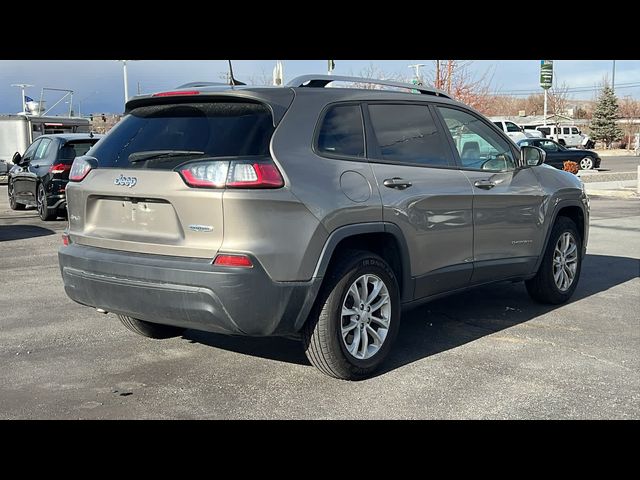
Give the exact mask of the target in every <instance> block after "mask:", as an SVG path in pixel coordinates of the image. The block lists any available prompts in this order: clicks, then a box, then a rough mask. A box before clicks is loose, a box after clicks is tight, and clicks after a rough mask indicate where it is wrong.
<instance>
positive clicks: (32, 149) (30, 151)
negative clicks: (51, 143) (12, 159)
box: [22, 140, 42, 160]
mask: <svg viewBox="0 0 640 480" xmlns="http://www.w3.org/2000/svg"><path fill="white" fill-rule="evenodd" d="M40 143H42V140H36V141H35V142H33V143H32V144H31V145H30V146H29V148H27V149H26V150H25V152H24V155H23V156H22V158H24V159H25V160H31V159H33V154H34V153H35V152H36V149H37V148H38V145H40Z"/></svg>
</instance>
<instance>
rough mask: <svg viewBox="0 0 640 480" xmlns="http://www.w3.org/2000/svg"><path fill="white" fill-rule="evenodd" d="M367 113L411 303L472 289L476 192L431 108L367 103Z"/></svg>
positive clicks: (371, 154)
mask: <svg viewBox="0 0 640 480" xmlns="http://www.w3.org/2000/svg"><path fill="white" fill-rule="evenodd" d="M364 114H365V123H366V132H367V152H368V158H369V162H370V163H371V166H372V168H373V172H374V175H375V177H376V181H377V183H378V190H379V192H380V196H381V199H382V205H383V210H382V217H383V220H384V221H385V222H389V223H392V224H394V225H396V226H398V227H399V228H400V230H402V233H403V235H404V238H405V240H406V243H407V247H408V250H409V255H410V260H411V277H412V278H413V279H414V281H415V290H414V298H416V299H417V298H423V297H427V296H430V295H435V294H437V293H441V292H445V291H450V290H455V289H457V288H462V287H465V286H467V285H468V283H469V280H470V278H471V273H472V268H473V266H472V253H473V252H472V250H473V225H472V203H473V192H472V189H471V187H470V185H469V182H468V181H467V179H466V177H465V175H464V174H463V173H462V172H461V171H460V170H459V169H458V168H457V167H456V165H455V161H454V158H453V155H452V152H451V150H450V148H448V141H447V138H446V132H445V131H444V129H443V128H442V126H441V125H440V123H439V121H438V120H437V119H436V116H435V113H434V111H433V109H432V107H431V106H430V105H429V104H428V103H422V102H410V103H408V102H405V103H402V102H391V103H390V102H368V103H367V104H365V105H364Z"/></svg>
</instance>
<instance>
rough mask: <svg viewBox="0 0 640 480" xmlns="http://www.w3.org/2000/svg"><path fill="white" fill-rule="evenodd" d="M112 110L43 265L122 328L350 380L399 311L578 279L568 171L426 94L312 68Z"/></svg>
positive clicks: (580, 200) (579, 245)
mask: <svg viewBox="0 0 640 480" xmlns="http://www.w3.org/2000/svg"><path fill="white" fill-rule="evenodd" d="M336 81H338V82H344V83H345V85H344V88H325V87H326V86H327V85H328V84H330V83H331V82H336ZM349 82H353V83H364V82H371V83H381V84H384V85H386V86H388V87H396V88H397V90H396V91H393V90H389V89H378V90H369V89H359V88H349V87H350V85H349ZM399 89H406V90H404V91H402V90H399ZM410 89H413V93H412V92H411V91H410ZM416 92H417V94H416ZM126 108H127V115H126V117H125V118H123V120H122V121H121V122H120V123H119V124H118V125H117V126H116V127H115V128H114V129H113V130H112V131H110V132H109V134H108V135H107V136H106V137H105V138H104V139H103V140H102V141H100V142H99V143H98V144H97V145H96V146H95V147H93V148H92V149H91V150H90V151H89V152H88V155H87V156H83V157H78V158H76V160H75V161H74V164H73V167H72V170H71V174H70V180H71V181H70V183H69V184H68V187H67V192H66V193H67V201H68V209H69V226H68V230H67V231H66V232H65V234H64V235H63V243H64V246H63V247H61V248H60V251H59V259H60V268H61V272H62V277H63V279H64V286H65V290H66V292H67V294H68V295H69V296H70V297H71V298H72V299H73V300H75V301H76V302H78V303H81V304H83V305H88V306H91V307H94V308H96V309H98V311H100V312H112V313H115V314H117V315H118V317H119V318H120V320H121V321H122V322H123V323H124V325H125V326H127V327H128V328H129V329H131V330H133V331H134V332H136V333H139V334H141V335H144V336H147V337H151V338H166V337H171V336H176V335H180V334H181V332H182V331H183V330H184V329H187V328H193V329H200V330H207V331H212V332H221V333H226V334H234V335H255V336H264V335H297V336H300V337H301V338H302V341H303V344H304V349H305V351H306V354H307V356H308V358H309V361H310V362H311V363H312V364H313V365H315V366H316V367H318V368H319V369H320V370H321V371H322V372H324V373H326V374H327V375H331V376H333V377H337V378H342V379H359V378H363V377H366V376H368V375H370V374H371V373H372V372H373V371H374V370H375V369H376V368H377V367H379V366H380V364H381V363H382V362H383V360H384V359H385V357H387V355H388V354H389V351H390V349H391V345H392V343H393V340H394V337H395V336H396V334H397V333H398V329H399V328H400V316H401V312H402V311H403V310H405V309H407V308H410V307H412V306H416V305H419V304H422V303H423V302H426V301H429V300H432V299H434V298H436V297H440V296H442V295H445V294H450V293H454V292H460V291H462V290H465V289H467V288H470V287H474V286H477V285H483V284H486V283H489V282H496V281H501V280H511V281H518V280H524V281H525V282H526V286H527V289H528V291H529V293H530V294H531V296H532V297H533V298H534V299H536V300H537V301H540V302H545V303H551V304H559V303H562V302H565V301H567V300H568V299H569V297H571V295H572V293H573V292H574V290H575V288H576V285H577V283H578V278H579V276H580V266H581V262H582V258H583V256H584V253H585V249H586V244H587V235H588V223H589V203H588V198H587V196H586V195H585V192H584V190H583V189H582V186H581V185H582V184H581V182H580V180H579V179H577V178H576V177H575V176H574V175H572V174H570V173H567V172H563V171H559V170H557V169H555V168H551V167H547V166H545V165H543V164H542V163H543V162H544V152H543V151H542V150H540V149H537V148H535V147H523V148H522V149H519V148H518V147H517V146H516V145H515V144H514V143H513V142H512V141H511V140H510V139H509V137H507V136H506V134H505V133H504V132H502V131H500V130H499V129H498V128H496V126H495V125H493V124H492V123H491V122H490V121H489V120H487V119H486V118H485V117H483V116H482V115H480V114H479V113H477V112H475V111H474V110H472V109H471V108H469V107H467V106H465V105H463V104H461V103H459V102H456V101H454V100H451V99H450V98H449V97H447V95H446V94H445V93H443V92H440V91H437V90H432V89H428V88H423V87H418V86H415V85H407V84H399V83H393V82H384V81H372V80H364V79H360V78H351V77H337V76H322V75H316V76H305V77H300V78H297V79H295V80H294V81H292V83H290V84H289V85H288V86H287V87H285V88H281V87H278V88H257V87H220V86H206V85H204V84H203V85H199V84H191V85H190V86H188V87H186V88H181V89H178V90H176V91H171V92H162V93H156V94H154V95H147V96H139V97H135V98H133V99H132V100H131V101H129V102H128V103H127V107H126Z"/></svg>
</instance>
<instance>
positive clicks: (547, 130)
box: [536, 125, 584, 147]
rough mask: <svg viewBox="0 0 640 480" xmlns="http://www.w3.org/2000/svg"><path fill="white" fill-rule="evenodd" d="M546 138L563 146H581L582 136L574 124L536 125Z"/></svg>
mask: <svg viewBox="0 0 640 480" xmlns="http://www.w3.org/2000/svg"><path fill="white" fill-rule="evenodd" d="M536 130H539V131H541V132H542V133H544V134H545V136H546V137H547V138H552V139H554V140H555V141H556V142H558V143H559V144H560V145H564V146H565V147H582V140H583V139H584V136H583V135H582V132H581V131H580V129H579V128H578V127H576V126H575V125H547V126H546V127H544V126H540V127H536Z"/></svg>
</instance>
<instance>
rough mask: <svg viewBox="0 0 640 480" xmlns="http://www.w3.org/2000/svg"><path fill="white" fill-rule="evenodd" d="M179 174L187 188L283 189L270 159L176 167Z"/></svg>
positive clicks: (200, 163) (197, 163)
mask: <svg viewBox="0 0 640 480" xmlns="http://www.w3.org/2000/svg"><path fill="white" fill-rule="evenodd" d="M178 172H180V175H181V176H182V178H183V179H184V181H185V183H186V184H187V185H189V186H190V187H204V188H225V187H226V188H280V187H282V186H284V180H283V178H282V175H281V174H280V172H279V171H278V167H276V166H275V164H274V163H273V162H272V161H271V160H269V159H267V160H260V161H247V160H233V161H205V162H194V163H189V164H186V165H183V166H181V167H179V168H178Z"/></svg>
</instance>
